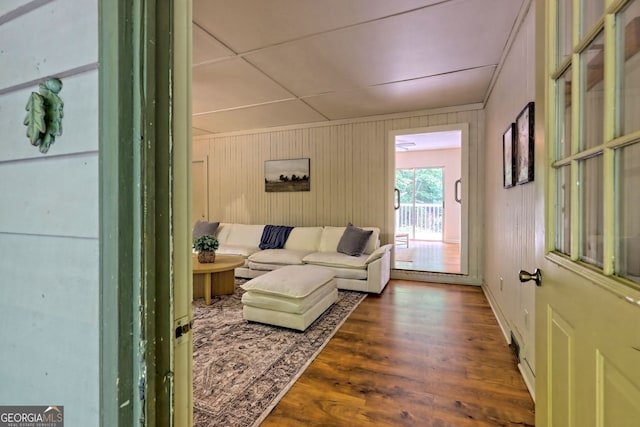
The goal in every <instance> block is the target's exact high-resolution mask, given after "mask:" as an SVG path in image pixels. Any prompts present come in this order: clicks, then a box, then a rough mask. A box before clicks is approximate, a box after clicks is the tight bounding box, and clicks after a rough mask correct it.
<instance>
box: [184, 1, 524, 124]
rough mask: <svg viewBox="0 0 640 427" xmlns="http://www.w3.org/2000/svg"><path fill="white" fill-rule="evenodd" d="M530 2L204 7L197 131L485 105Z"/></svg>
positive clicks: (197, 5) (197, 51)
mask: <svg viewBox="0 0 640 427" xmlns="http://www.w3.org/2000/svg"><path fill="white" fill-rule="evenodd" d="M523 1H524V0H440V1H436V0H423V1H418V0H402V1H393V2H389V1H387V0H324V1H317V0H270V1H263V0H236V1H234V2H228V1H225V0H214V1H211V0H194V3H193V11H194V12H193V21H194V26H193V28H194V30H193V112H194V127H197V128H198V129H199V130H200V131H206V132H211V133H216V132H227V131H229V130H245V129H247V130H248V129H255V128H261V127H271V126H281V125H283V124H298V123H307V122H317V121H323V120H324V121H326V120H335V119H348V118H356V117H364V116H368V115H379V114H390V113H397V112H404V111H412V110H422V109H431V108H441V107H449V106H455V105H465V104H470V103H477V102H482V101H483V100H484V98H485V95H486V93H487V91H488V89H489V87H490V84H491V81H492V78H493V74H494V73H495V70H496V69H497V68H498V65H499V64H498V63H499V61H500V59H501V58H502V56H503V51H504V49H505V48H506V46H507V44H508V40H509V38H510V37H512V32H513V31H514V29H515V28H516V24H517V22H516V21H517V18H518V16H519V15H520V14H521V10H520V9H521V8H522V7H524V6H523Z"/></svg>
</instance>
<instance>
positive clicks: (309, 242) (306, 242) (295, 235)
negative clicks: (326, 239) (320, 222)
mask: <svg viewBox="0 0 640 427" xmlns="http://www.w3.org/2000/svg"><path fill="white" fill-rule="evenodd" d="M320 236H322V227H295V228H294V229H293V230H291V234H289V238H288V239H287V242H286V243H285V244H284V248H285V249H292V250H299V251H311V252H315V251H317V250H318V245H319V244H320Z"/></svg>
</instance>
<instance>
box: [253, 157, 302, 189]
mask: <svg viewBox="0 0 640 427" xmlns="http://www.w3.org/2000/svg"><path fill="white" fill-rule="evenodd" d="M310 190H311V171H310V159H309V158H304V159H286V160H266V161H265V162H264V191H266V192H268V193H271V192H278V191H310Z"/></svg>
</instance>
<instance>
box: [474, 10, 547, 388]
mask: <svg viewBox="0 0 640 427" xmlns="http://www.w3.org/2000/svg"><path fill="white" fill-rule="evenodd" d="M534 15H535V13H534V8H533V7H531V8H530V9H529V12H528V13H527V15H526V16H525V17H524V20H523V22H522V25H521V26H520V28H519V30H518V33H517V36H516V37H515V39H514V42H513V45H512V46H511V49H510V52H509V54H508V56H507V57H506V59H505V62H504V66H503V68H502V70H501V72H500V75H499V78H498V79H497V81H496V84H495V86H494V88H493V92H492V93H491V96H490V98H489V100H488V102H487V106H486V118H487V136H486V140H487V145H486V153H487V155H486V162H487V168H486V170H487V173H486V186H485V196H486V202H485V218H486V229H485V233H486V234H485V236H486V237H485V247H484V249H485V250H484V253H485V264H484V265H485V271H484V282H485V291H486V292H487V294H488V295H489V297H490V299H491V302H492V305H493V307H494V309H495V311H496V313H497V314H498V317H499V320H500V322H501V326H502V327H503V330H504V332H505V334H507V335H508V334H509V332H510V331H513V333H514V335H515V336H516V337H517V339H518V340H519V344H520V346H521V350H522V352H523V355H524V357H525V359H526V360H525V361H524V363H523V366H524V368H525V371H526V372H528V375H529V376H528V378H527V377H526V375H525V378H526V379H527V381H528V382H529V385H531V384H533V378H534V369H535V360H534V358H535V351H534V349H535V289H534V288H535V286H534V285H531V282H530V283H528V284H521V283H520V282H519V280H518V272H519V270H520V269H524V270H528V271H533V270H534V269H535V268H536V265H535V218H534V203H535V185H536V183H535V181H534V182H530V183H527V184H524V185H516V186H515V187H512V188H507V189H505V188H503V178H502V170H503V168H502V134H503V133H504V131H505V130H506V129H507V126H509V124H510V123H511V122H512V121H515V119H516V117H517V115H518V114H519V113H520V111H521V110H522V109H523V108H524V107H525V105H526V104H527V103H528V102H529V101H533V100H534V98H535V78H534V77H535V76H534V74H535V63H534V58H535V54H534V53H535V31H534V27H535V16H534ZM535 161H536V162H540V161H543V159H535Z"/></svg>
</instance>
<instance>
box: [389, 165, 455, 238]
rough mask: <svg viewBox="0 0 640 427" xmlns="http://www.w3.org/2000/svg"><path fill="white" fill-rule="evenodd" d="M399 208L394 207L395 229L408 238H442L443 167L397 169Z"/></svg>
mask: <svg viewBox="0 0 640 427" xmlns="http://www.w3.org/2000/svg"><path fill="white" fill-rule="evenodd" d="M396 188H397V189H398V190H399V191H400V208H399V209H398V210H396V233H400V234H403V233H408V235H409V239H411V240H431V241H440V242H441V241H442V240H443V223H444V197H443V194H444V174H443V168H411V169H397V170H396Z"/></svg>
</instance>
